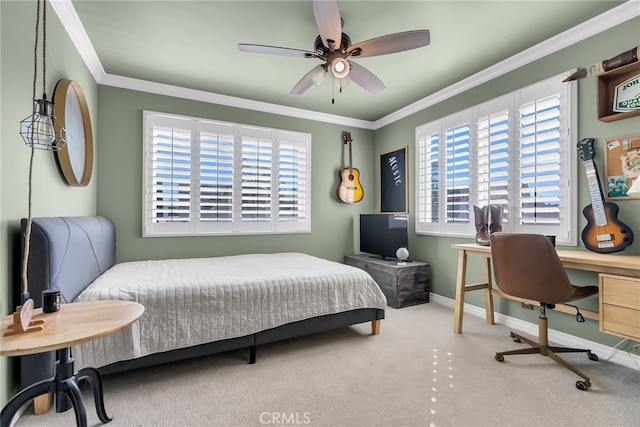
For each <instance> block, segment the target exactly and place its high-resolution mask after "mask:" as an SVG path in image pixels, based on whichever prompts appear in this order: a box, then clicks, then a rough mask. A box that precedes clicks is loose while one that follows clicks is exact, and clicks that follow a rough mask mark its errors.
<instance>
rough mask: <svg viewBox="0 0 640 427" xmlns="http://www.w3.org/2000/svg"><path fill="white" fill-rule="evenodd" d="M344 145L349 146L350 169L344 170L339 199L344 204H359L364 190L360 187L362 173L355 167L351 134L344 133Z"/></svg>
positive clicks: (341, 177)
mask: <svg viewBox="0 0 640 427" xmlns="http://www.w3.org/2000/svg"><path fill="white" fill-rule="evenodd" d="M343 140H344V143H345V144H347V145H348V146H349V167H348V168H343V169H342V170H341V171H340V172H339V173H338V175H339V176H340V186H339V187H338V199H340V200H341V201H343V202H344V203H357V202H359V201H360V200H362V198H363V197H364V190H363V189H362V185H360V171H359V170H358V169H356V168H354V167H353V164H352V156H351V142H352V140H351V132H343Z"/></svg>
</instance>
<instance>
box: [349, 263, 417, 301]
mask: <svg viewBox="0 0 640 427" xmlns="http://www.w3.org/2000/svg"><path fill="white" fill-rule="evenodd" d="M405 262H408V260H406V261H405ZM344 263H345V264H347V265H351V266H354V267H358V268H359V269H361V270H364V271H366V272H367V273H369V274H370V275H371V277H373V279H374V280H375V281H376V283H377V284H378V286H380V289H382V292H383V293H384V295H385V296H386V297H387V305H388V306H390V307H393V308H402V307H408V306H411V305H416V304H423V303H427V302H429V272H430V267H429V264H427V263H424V262H420V261H413V262H411V263H409V264H402V263H399V262H398V261H397V260H395V259H393V260H384V259H381V258H373V257H371V256H369V255H363V254H359V255H345V257H344Z"/></svg>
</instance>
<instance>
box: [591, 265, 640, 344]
mask: <svg viewBox="0 0 640 427" xmlns="http://www.w3.org/2000/svg"><path fill="white" fill-rule="evenodd" d="M599 282H600V283H599V284H600V330H601V331H602V332H608V333H612V334H615V335H620V336H623V337H625V338H631V339H633V340H636V341H638V340H640V279H638V278H634V277H625V276H614V275H610V274H600V275H599Z"/></svg>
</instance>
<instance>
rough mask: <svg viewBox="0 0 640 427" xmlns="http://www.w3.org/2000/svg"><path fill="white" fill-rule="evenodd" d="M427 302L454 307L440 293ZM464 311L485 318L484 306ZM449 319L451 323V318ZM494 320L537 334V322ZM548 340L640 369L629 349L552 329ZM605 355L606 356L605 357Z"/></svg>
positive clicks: (639, 361)
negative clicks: (583, 349) (586, 350)
mask: <svg viewBox="0 0 640 427" xmlns="http://www.w3.org/2000/svg"><path fill="white" fill-rule="evenodd" d="M429 302H432V303H435V304H440V305H444V306H446V307H449V308H454V303H455V300H453V299H451V298H447V297H443V296H442V295H437V294H434V293H431V294H429ZM464 313H465V314H470V315H472V316H476V317H480V318H482V319H484V318H485V309H484V307H478V306H475V305H471V304H466V303H465V305H464ZM451 320H452V323H453V319H451ZM494 320H495V321H496V323H500V324H501V325H505V326H507V327H509V328H512V329H515V330H518V331H521V332H523V333H525V334H529V335H532V336H537V335H538V325H537V324H534V323H529V322H526V321H524V320H520V319H516V318H515V317H510V316H506V315H504V314H501V313H494ZM549 340H550V341H553V342H554V343H558V344H559V345H562V346H567V347H577V348H588V349H591V351H593V353H595V354H597V355H598V356H600V359H601V360H608V361H610V362H613V363H617V364H619V365H622V366H626V367H628V368H632V369H636V370H640V356H639V355H637V354H632V353H631V352H629V351H624V350H620V349H618V348H617V346H616V347H608V346H606V345H602V344H599V343H597V342H593V341H589V340H585V339H583V338H580V337H576V336H574V335H569V334H567V333H564V332H560V331H555V330H553V329H549ZM605 355H607V356H606V357H605Z"/></svg>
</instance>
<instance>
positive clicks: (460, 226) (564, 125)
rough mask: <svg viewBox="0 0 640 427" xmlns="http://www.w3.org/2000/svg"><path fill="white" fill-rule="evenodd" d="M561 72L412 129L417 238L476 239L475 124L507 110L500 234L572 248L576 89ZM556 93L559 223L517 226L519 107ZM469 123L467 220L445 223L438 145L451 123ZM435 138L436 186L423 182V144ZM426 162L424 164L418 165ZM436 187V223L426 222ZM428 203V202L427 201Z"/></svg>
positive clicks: (440, 148)
mask: <svg viewBox="0 0 640 427" xmlns="http://www.w3.org/2000/svg"><path fill="white" fill-rule="evenodd" d="M564 77H566V74H562V75H557V76H553V77H550V78H548V79H545V80H542V81H540V82H538V83H535V84H532V85H529V86H526V87H524V88H521V89H519V90H516V91H513V92H511V93H508V94H505V95H502V96H499V97H497V98H494V99H492V100H489V101H486V102H483V103H480V104H477V105H474V106H472V107H469V108H467V109H465V110H462V111H459V112H456V113H454V114H451V115H449V116H446V117H442V118H440V119H437V120H434V121H431V122H429V123H426V124H423V125H421V126H418V127H416V129H415V150H416V151H415V153H416V155H415V168H416V169H415V170H416V173H415V182H414V184H415V198H416V199H415V200H416V204H415V209H416V221H415V232H416V234H419V235H435V236H448V237H469V238H473V237H474V236H475V226H474V214H473V205H480V204H483V205H484V204H486V197H485V198H484V199H483V201H482V202H479V193H478V190H477V188H478V171H479V169H478V167H479V164H478V157H477V147H478V138H477V135H478V133H477V131H478V128H477V126H478V121H479V119H480V118H482V117H484V116H487V115H491V114H495V113H499V112H500V109H506V110H507V111H508V116H509V123H508V127H509V129H508V135H509V143H508V145H509V160H508V165H509V173H508V186H509V187H508V195H507V197H508V200H509V202H508V205H507V206H506V207H505V208H506V210H507V211H508V212H509V217H508V218H505V221H504V222H503V228H502V229H503V231H505V232H522V233H538V234H545V235H555V236H556V242H557V243H558V244H563V245H573V246H575V245H577V242H578V230H577V215H578V213H577V212H578V209H577V170H578V166H577V149H576V145H575V142H577V137H576V136H575V135H574V132H573V130H574V129H577V126H576V125H577V90H576V85H575V82H570V83H563V82H562V80H563V78H564ZM552 94H557V95H558V96H559V102H560V107H559V111H560V113H559V122H560V130H559V139H560V142H559V144H560V148H559V156H560V163H559V164H560V181H559V186H560V195H559V197H560V202H559V203H560V207H559V224H558V225H541V224H533V225H526V224H519V213H520V211H519V205H520V198H519V197H518V194H519V188H518V187H517V186H518V170H519V168H518V161H519V154H518V153H519V151H518V150H519V149H520V148H519V144H520V140H519V137H518V130H519V129H518V120H519V119H518V111H519V108H520V107H521V106H522V105H524V103H525V101H526V100H527V99H530V98H533V99H542V98H544V97H545V96H551V95H552ZM464 121H466V122H468V123H469V124H470V130H469V132H470V134H471V135H472V137H471V140H470V147H469V153H470V172H469V179H470V182H469V201H468V203H469V206H468V208H469V212H468V215H469V221H468V222H466V223H455V224H453V223H451V224H448V223H447V222H446V216H445V215H446V202H447V199H446V196H447V195H446V174H445V173H446V169H445V168H446V164H445V161H446V157H445V156H444V149H445V146H446V144H445V142H444V141H443V139H444V135H445V131H446V130H447V129H448V128H449V127H451V126H455V125H456V124H461V123H462V122H464ZM435 134H437V135H438V138H439V146H438V157H437V159H436V160H434V159H435V158H434V157H433V156H431V163H429V164H432V163H433V161H438V177H437V182H430V181H428V179H429V177H431V176H432V175H429V176H427V175H426V174H425V173H426V170H427V168H428V165H427V163H426V162H427V161H429V159H428V158H427V154H428V153H426V152H425V151H424V150H425V147H426V146H427V145H428V144H427V142H428V141H432V139H430V138H431V137H432V136H433V135H435ZM423 162H425V163H423ZM432 187H437V194H438V200H437V204H438V212H437V215H436V214H433V215H432V216H433V217H434V218H436V217H437V220H434V219H429V218H428V214H427V213H426V212H427V211H428V210H430V209H429V207H427V203H434V202H433V201H432V202H427V201H426V200H427V199H428V197H429V196H428V195H427V191H428V188H432ZM429 200H430V199H429Z"/></svg>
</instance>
